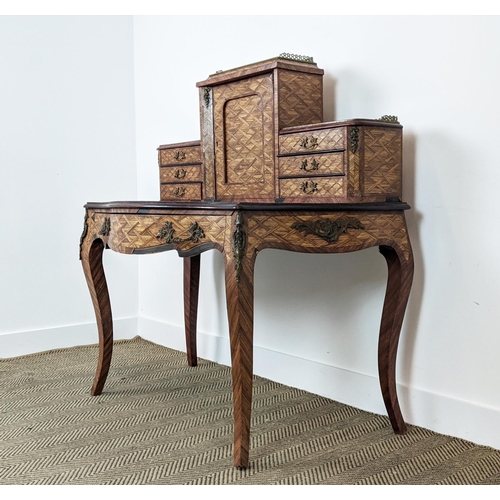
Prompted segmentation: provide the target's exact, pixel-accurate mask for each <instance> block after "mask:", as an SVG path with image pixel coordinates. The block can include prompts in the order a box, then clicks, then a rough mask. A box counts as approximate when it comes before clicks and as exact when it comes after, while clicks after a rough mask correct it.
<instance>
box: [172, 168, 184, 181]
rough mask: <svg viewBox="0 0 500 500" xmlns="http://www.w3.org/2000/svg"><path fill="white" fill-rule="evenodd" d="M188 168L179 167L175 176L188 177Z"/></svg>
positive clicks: (179, 177)
mask: <svg viewBox="0 0 500 500" xmlns="http://www.w3.org/2000/svg"><path fill="white" fill-rule="evenodd" d="M186 173H187V172H186V170H185V169H183V168H178V169H177V170H176V171H175V172H174V177H175V178H176V179H184V177H186Z"/></svg>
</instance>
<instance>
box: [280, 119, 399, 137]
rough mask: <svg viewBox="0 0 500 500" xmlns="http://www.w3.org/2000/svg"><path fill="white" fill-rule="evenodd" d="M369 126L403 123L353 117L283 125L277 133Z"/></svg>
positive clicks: (391, 126)
mask: <svg viewBox="0 0 500 500" xmlns="http://www.w3.org/2000/svg"><path fill="white" fill-rule="evenodd" d="M353 125H358V126H363V125H364V126H369V127H390V128H403V125H401V124H400V123H396V122H386V121H383V120H374V119H370V118H353V119H352V120H344V121H334V122H323V123H311V124H310V125H297V126H296V127H285V128H282V129H281V130H280V131H279V135H286V134H296V133H297V132H310V131H311V130H322V129H325V128H341V127H348V126H353Z"/></svg>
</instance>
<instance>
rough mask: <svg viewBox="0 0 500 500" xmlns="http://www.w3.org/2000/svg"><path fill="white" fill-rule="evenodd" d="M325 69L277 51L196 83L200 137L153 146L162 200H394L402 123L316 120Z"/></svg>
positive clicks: (397, 194)
mask: <svg viewBox="0 0 500 500" xmlns="http://www.w3.org/2000/svg"><path fill="white" fill-rule="evenodd" d="M323 73H324V72H323V70H322V69H319V68H318V67H317V65H316V64H315V63H314V62H313V61H312V59H311V58H305V57H300V56H291V55H288V54H284V55H282V56H280V57H277V58H274V59H269V60H267V61H262V62H259V63H255V64H250V65H247V66H243V67H240V68H236V69H233V70H229V71H222V72H218V73H215V74H213V75H211V76H210V77H209V78H208V79H207V80H204V81H202V82H199V83H197V86H198V87H199V95H200V122H201V141H195V142H189V143H180V144H169V145H164V146H160V147H159V148H158V159H159V166H160V184H161V199H162V200H183V201H188V200H193V201H195V200H203V201H214V202H215V201H241V202H256V203H257V202H259V203H283V202H285V203H316V202H317V203H362V202H378V201H380V202H385V201H387V200H392V199H394V200H399V199H400V198H401V170H402V127H401V125H400V124H399V123H398V122H397V119H396V118H395V117H383V118H382V119H380V120H360V119H353V120H348V121H342V122H329V123H325V122H323Z"/></svg>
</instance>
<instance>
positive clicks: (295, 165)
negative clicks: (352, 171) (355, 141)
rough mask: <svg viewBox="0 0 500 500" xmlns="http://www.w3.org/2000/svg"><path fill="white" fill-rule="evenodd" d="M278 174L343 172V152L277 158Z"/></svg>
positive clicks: (295, 175)
mask: <svg viewBox="0 0 500 500" xmlns="http://www.w3.org/2000/svg"><path fill="white" fill-rule="evenodd" d="M278 162H279V163H278V164H279V175H280V176H282V177H285V176H286V177H289V176H293V177H304V175H333V174H343V173H344V153H343V152H340V153H330V154H323V155H322V154H318V155H300V156H285V157H283V158H279V160H278Z"/></svg>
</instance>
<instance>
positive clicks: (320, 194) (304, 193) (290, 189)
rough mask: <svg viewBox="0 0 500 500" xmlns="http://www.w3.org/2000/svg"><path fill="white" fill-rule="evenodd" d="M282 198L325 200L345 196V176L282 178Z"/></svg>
mask: <svg viewBox="0 0 500 500" xmlns="http://www.w3.org/2000/svg"><path fill="white" fill-rule="evenodd" d="M279 183H280V197H281V198H285V199H286V198H311V199H312V200H311V201H314V199H318V200H323V201H324V200H325V199H330V198H342V197H344V196H345V177H343V176H342V177H298V178H296V179H280V181H279Z"/></svg>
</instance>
